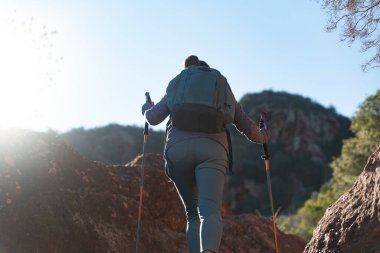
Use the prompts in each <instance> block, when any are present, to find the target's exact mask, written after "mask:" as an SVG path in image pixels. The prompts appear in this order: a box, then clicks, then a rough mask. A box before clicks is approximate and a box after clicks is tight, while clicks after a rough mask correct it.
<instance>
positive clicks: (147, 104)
mask: <svg viewBox="0 0 380 253" xmlns="http://www.w3.org/2000/svg"><path fill="white" fill-rule="evenodd" d="M153 105H154V103H153V102H152V103H149V102H146V103H145V104H143V105H142V107H141V113H142V115H144V114H145V112H146V111H147V110H149V109H150V108H152V107H153Z"/></svg>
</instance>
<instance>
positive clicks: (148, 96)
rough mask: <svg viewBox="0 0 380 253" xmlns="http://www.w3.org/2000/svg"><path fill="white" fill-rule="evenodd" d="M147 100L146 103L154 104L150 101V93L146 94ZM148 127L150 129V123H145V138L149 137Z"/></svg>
mask: <svg viewBox="0 0 380 253" xmlns="http://www.w3.org/2000/svg"><path fill="white" fill-rule="evenodd" d="M145 99H146V102H147V103H149V104H151V103H152V99H150V95H149V92H145ZM148 127H149V124H148V122H145V128H144V136H147V135H148Z"/></svg>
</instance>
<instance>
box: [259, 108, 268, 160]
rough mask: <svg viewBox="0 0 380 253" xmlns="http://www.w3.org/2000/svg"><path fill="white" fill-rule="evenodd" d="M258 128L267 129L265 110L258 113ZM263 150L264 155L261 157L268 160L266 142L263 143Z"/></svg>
mask: <svg viewBox="0 0 380 253" xmlns="http://www.w3.org/2000/svg"><path fill="white" fill-rule="evenodd" d="M259 128H260V129H263V128H264V129H265V130H267V122H266V113H265V112H261V113H260V123H259ZM263 151H264V155H262V156H261V158H263V159H264V160H268V159H269V158H270V155H269V151H268V145H267V143H264V144H263Z"/></svg>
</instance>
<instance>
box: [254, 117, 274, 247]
mask: <svg viewBox="0 0 380 253" xmlns="http://www.w3.org/2000/svg"><path fill="white" fill-rule="evenodd" d="M259 127H260V129H262V128H264V129H265V130H266V129H267V124H266V113H265V112H261V113H260V123H259ZM263 151H264V155H262V156H261V158H262V159H264V160H265V170H266V173H267V182H268V193H269V202H270V208H271V211H272V224H273V237H274V244H275V249H276V253H278V243H277V229H276V216H275V213H274V208H273V197H272V184H271V180H270V173H269V158H270V155H269V151H268V145H267V143H264V144H263Z"/></svg>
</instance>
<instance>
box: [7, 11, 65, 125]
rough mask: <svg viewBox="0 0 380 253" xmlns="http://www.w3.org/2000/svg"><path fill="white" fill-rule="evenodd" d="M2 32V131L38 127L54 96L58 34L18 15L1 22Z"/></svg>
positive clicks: (57, 59) (31, 19) (46, 113)
mask: <svg viewBox="0 0 380 253" xmlns="http://www.w3.org/2000/svg"><path fill="white" fill-rule="evenodd" d="M0 33H1V40H0V128H8V127H22V128H30V127H32V128H33V127H34V128H38V126H39V125H42V123H43V122H41V120H42V118H46V115H48V114H49V113H51V112H50V111H49V108H50V106H49V105H50V103H51V102H52V98H53V97H54V94H53V93H54V77H55V74H56V72H57V63H58V61H59V60H60V59H59V58H57V57H56V56H55V55H54V50H53V49H54V45H53V42H52V37H53V35H55V31H49V30H48V29H47V28H46V27H45V26H43V25H39V24H36V22H35V21H34V19H33V18H29V19H27V20H26V19H21V18H19V17H18V16H17V15H16V14H15V13H14V14H13V15H12V16H9V17H7V18H5V19H0ZM45 120H46V119H45Z"/></svg>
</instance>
